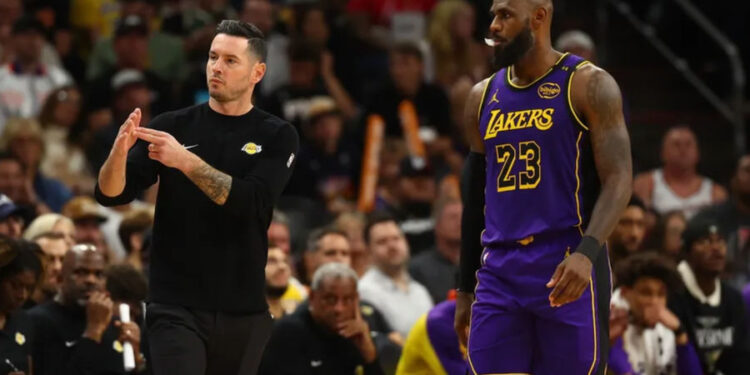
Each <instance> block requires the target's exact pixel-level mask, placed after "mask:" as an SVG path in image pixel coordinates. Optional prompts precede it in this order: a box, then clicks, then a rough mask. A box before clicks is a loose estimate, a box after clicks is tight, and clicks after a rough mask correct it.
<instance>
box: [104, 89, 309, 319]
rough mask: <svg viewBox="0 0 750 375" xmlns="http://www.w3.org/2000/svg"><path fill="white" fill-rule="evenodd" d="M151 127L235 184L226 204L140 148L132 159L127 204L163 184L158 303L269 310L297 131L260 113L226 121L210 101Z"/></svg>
mask: <svg viewBox="0 0 750 375" xmlns="http://www.w3.org/2000/svg"><path fill="white" fill-rule="evenodd" d="M149 127H151V128H154V129H157V130H161V131H165V132H167V133H170V134H171V135H172V136H174V137H175V138H176V139H177V141H178V142H179V143H180V144H183V145H185V146H186V148H189V150H190V152H193V153H194V154H196V155H198V156H199V157H200V158H201V159H203V160H204V161H205V162H206V163H208V164H209V165H211V166H212V167H213V168H216V169H217V170H219V171H221V172H223V173H226V174H228V175H230V176H231V177H232V185H231V190H230V192H229V196H228V197H227V200H226V202H225V203H224V205H221V206H220V205H218V204H216V203H214V202H213V201H212V200H211V199H210V198H208V197H207V196H206V194H205V193H203V191H201V190H200V188H198V186H196V185H195V184H194V183H193V182H192V181H190V180H189V179H188V177H187V176H185V175H184V174H183V173H182V172H180V171H179V170H177V169H174V168H168V167H165V166H164V165H162V164H161V163H159V162H157V161H154V160H151V159H149V157H148V143H146V142H144V141H138V142H137V143H136V145H135V146H134V147H133V149H131V150H130V153H129V154H128V162H127V177H126V185H125V189H124V191H123V192H122V193H121V194H120V195H119V196H117V197H113V198H112V197H106V196H104V195H103V194H102V193H101V190H99V186H98V185H97V188H96V197H97V200H98V201H99V202H100V203H101V204H103V205H105V206H114V205H120V204H125V203H127V202H130V201H131V200H133V199H134V198H135V197H136V196H137V194H139V193H140V192H141V191H143V190H144V189H146V188H148V187H149V186H151V185H152V184H154V183H155V182H156V180H157V177H158V179H159V191H158V196H157V201H156V215H155V218H154V229H153V238H152V246H151V250H150V262H151V263H150V268H149V278H150V282H149V287H150V290H149V300H150V301H151V302H157V303H162V304H166V305H179V306H183V307H191V308H196V309H202V310H209V311H222V312H242V313H256V312H261V311H266V310H267V309H268V306H267V305H266V299H265V294H264V291H265V290H264V285H265V264H266V257H267V255H266V254H267V250H268V237H267V233H266V232H267V230H268V226H269V224H270V222H271V214H272V212H273V207H274V204H275V202H276V201H277V200H278V198H279V196H280V195H281V192H282V190H283V189H284V185H285V184H286V182H287V180H288V179H289V176H290V174H291V171H292V167H293V162H294V160H295V158H296V155H297V149H298V144H299V140H298V137H297V132H296V130H295V129H294V127H292V126H291V125H290V124H289V123H287V122H285V121H283V120H281V119H279V118H277V117H275V116H272V115H270V114H268V113H266V112H264V111H262V110H260V109H259V108H253V109H252V110H250V111H249V112H248V113H246V114H244V115H241V116H226V115H222V114H220V113H217V112H215V111H213V110H212V109H211V108H210V107H209V106H208V104H207V103H204V104H199V105H195V106H192V107H188V108H185V109H181V110H179V111H174V112H167V113H165V114H162V115H160V116H158V117H156V118H154V119H153V121H151V124H149Z"/></svg>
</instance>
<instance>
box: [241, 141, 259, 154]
mask: <svg viewBox="0 0 750 375" xmlns="http://www.w3.org/2000/svg"><path fill="white" fill-rule="evenodd" d="M261 150H262V147H261V146H260V145H256V144H255V143H253V142H248V143H245V145H244V146H242V152H244V153H246V154H248V155H255V154H259V153H260V151H261Z"/></svg>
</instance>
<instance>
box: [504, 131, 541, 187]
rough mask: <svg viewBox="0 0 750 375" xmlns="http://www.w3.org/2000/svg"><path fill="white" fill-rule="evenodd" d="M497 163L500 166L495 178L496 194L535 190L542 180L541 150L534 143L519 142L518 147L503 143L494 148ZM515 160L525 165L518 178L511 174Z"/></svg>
mask: <svg viewBox="0 0 750 375" xmlns="http://www.w3.org/2000/svg"><path fill="white" fill-rule="evenodd" d="M495 153H496V157H497V163H498V164H502V167H500V174H499V175H498V176H497V192H498V193H502V192H506V191H512V190H516V188H518V189H521V190H528V189H535V188H536V187H537V186H538V185H539V181H540V180H541V178H542V165H541V161H542V159H541V155H540V153H541V149H540V148H539V145H538V144H537V143H536V142H534V141H527V142H520V143H519V144H518V146H516V145H513V144H510V143H504V144H501V145H497V146H495ZM516 158H518V159H520V160H523V161H524V162H525V163H526V169H525V170H523V171H521V172H518V176H515V175H513V174H511V171H512V170H513V165H514V164H515V163H516Z"/></svg>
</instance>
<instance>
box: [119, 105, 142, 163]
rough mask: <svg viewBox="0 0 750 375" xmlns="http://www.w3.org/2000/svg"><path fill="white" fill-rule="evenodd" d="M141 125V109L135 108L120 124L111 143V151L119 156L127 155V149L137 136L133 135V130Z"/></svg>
mask: <svg viewBox="0 0 750 375" xmlns="http://www.w3.org/2000/svg"><path fill="white" fill-rule="evenodd" d="M140 125H141V109H140V108H136V109H135V110H134V111H133V112H131V113H130V116H128V119H127V120H125V122H124V123H123V124H122V125H121V126H120V131H119V132H118V133H117V138H115V143H114V144H113V145H112V153H113V154H116V155H118V156H121V157H125V156H127V155H128V151H129V150H130V148H132V147H133V145H134V144H135V142H136V141H137V140H138V137H136V135H135V130H136V129H139V128H140Z"/></svg>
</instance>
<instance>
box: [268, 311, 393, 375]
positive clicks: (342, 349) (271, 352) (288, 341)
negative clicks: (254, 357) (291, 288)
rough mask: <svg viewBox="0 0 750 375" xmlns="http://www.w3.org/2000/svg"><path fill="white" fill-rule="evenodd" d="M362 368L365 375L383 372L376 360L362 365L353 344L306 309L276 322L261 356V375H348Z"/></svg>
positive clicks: (359, 355)
mask: <svg viewBox="0 0 750 375" xmlns="http://www.w3.org/2000/svg"><path fill="white" fill-rule="evenodd" d="M359 366H362V367H363V370H364V371H363V374H364V375H379V374H382V373H383V371H382V369H381V368H380V365H379V364H378V361H377V360H375V361H373V363H371V364H367V365H366V364H364V360H363V359H362V355H361V354H360V353H359V350H357V348H356V346H354V343H353V342H352V341H351V340H349V339H346V338H344V337H343V336H340V335H338V334H336V333H333V332H329V331H328V330H326V329H325V328H323V327H321V326H318V325H317V324H316V323H315V322H314V321H313V318H312V316H311V315H310V310H309V309H302V308H298V309H297V310H296V311H295V312H294V314H292V315H288V316H285V317H284V318H282V319H281V320H279V321H278V322H277V323H276V324H275V325H274V328H273V332H272V333H271V338H270V340H269V341H268V345H266V349H265V351H264V353H263V360H262V362H261V365H260V370H259V372H258V373H259V374H260V375H308V374H309V375H324V374H325V375H338V374H341V375H349V374H354V373H355V371H356V369H357V368H358V367H359Z"/></svg>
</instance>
